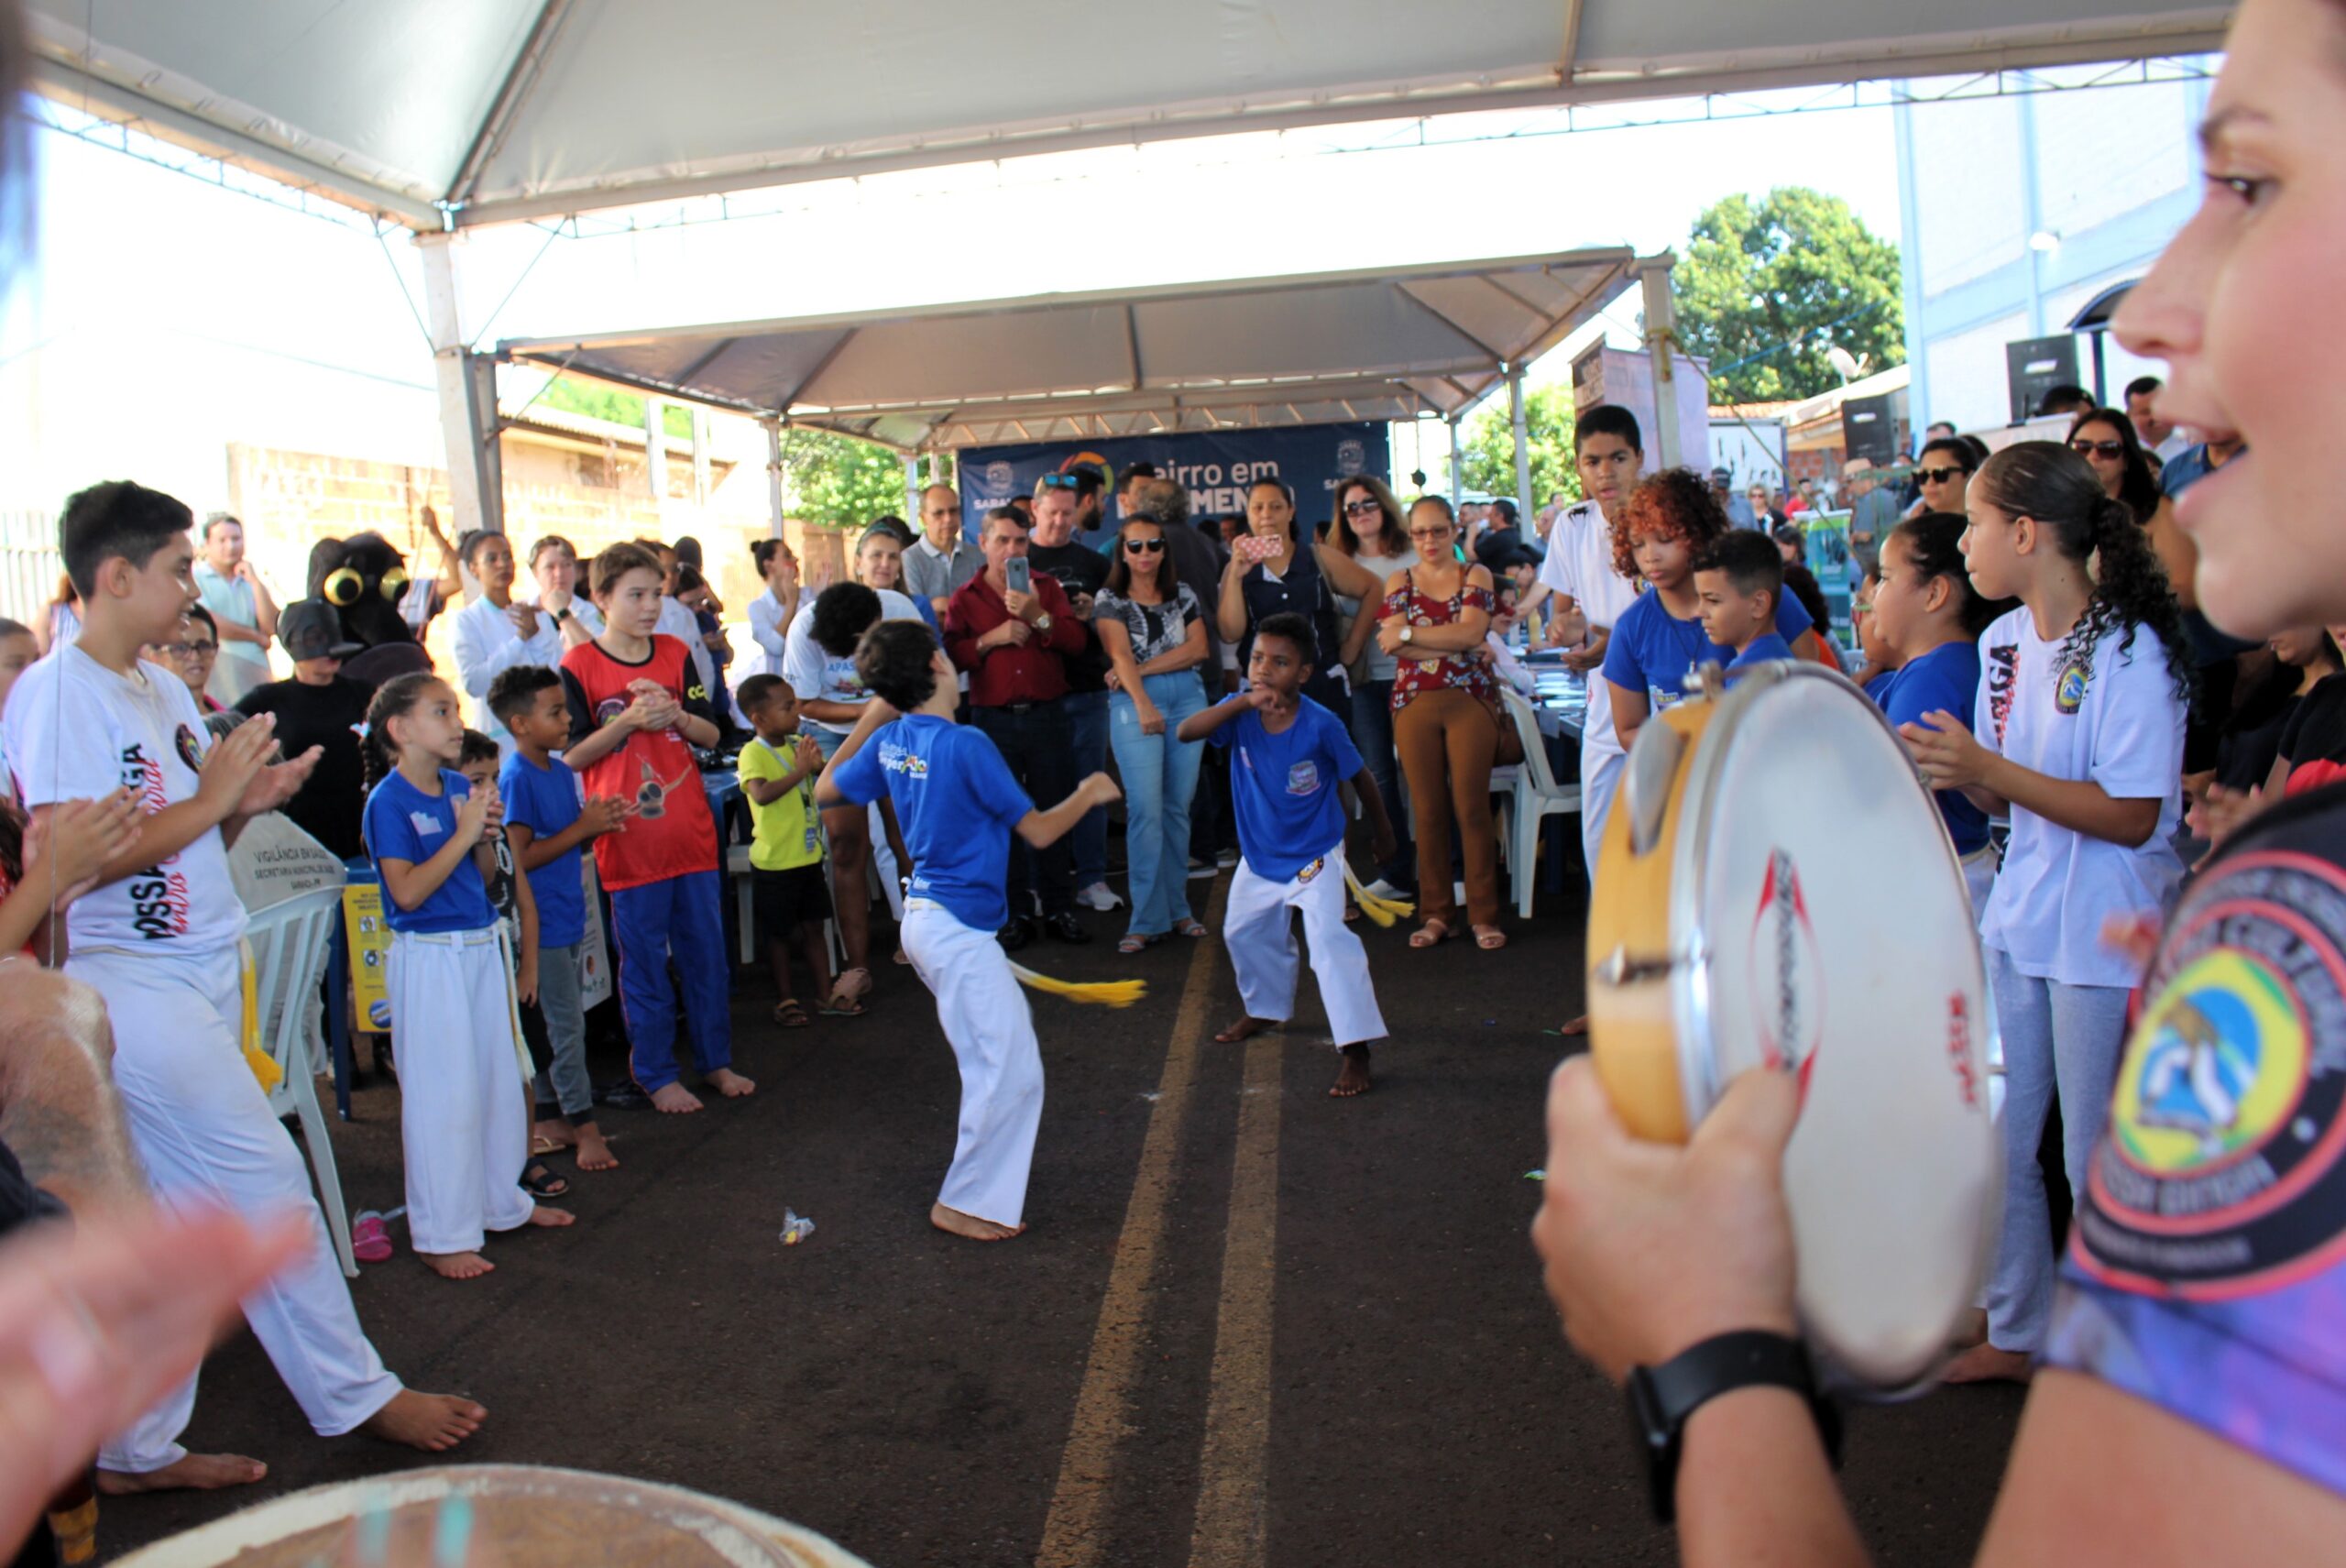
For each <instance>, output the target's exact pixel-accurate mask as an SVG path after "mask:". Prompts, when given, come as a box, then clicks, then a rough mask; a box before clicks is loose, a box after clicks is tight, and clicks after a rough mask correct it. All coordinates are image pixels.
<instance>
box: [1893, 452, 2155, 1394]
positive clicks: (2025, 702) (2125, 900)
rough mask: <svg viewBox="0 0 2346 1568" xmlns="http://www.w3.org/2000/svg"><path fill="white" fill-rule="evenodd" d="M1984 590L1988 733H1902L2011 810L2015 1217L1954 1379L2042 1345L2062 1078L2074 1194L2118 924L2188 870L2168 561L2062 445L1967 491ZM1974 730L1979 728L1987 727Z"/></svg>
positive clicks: (2097, 1081)
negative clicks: (1996, 608) (2047, 1143)
mask: <svg viewBox="0 0 2346 1568" xmlns="http://www.w3.org/2000/svg"><path fill="white" fill-rule="evenodd" d="M1965 508H1966V510H1967V511H1968V514H1969V518H1970V523H1969V526H1968V528H1967V529H1966V530H1965V531H1964V533H1963V546H1962V547H1963V555H1964V560H1965V562H1966V563H1967V565H1968V567H1969V569H1970V576H1971V586H1972V587H1973V589H1974V590H1976V591H1977V592H1978V593H1979V594H1980V595H1981V596H1982V597H1984V598H2007V597H2010V598H2018V599H2019V600H2020V608H2019V609H2014V610H2012V612H2010V613H2009V614H2006V615H2003V616H2000V617H1999V618H1997V620H1995V621H1994V623H1993V624H1991V625H1990V626H1989V628H1988V629H1987V630H1986V632H1985V633H1984V634H1983V635H1982V636H1981V638H1980V640H1979V641H1980V663H1981V665H1982V674H1981V678H1980V681H1979V694H1978V697H1977V700H1976V702H1975V704H1974V714H1973V720H1974V725H1973V728H1972V729H1966V728H1965V725H1964V720H1963V718H1961V717H1959V716H1957V714H1955V713H1953V712H1949V711H1944V710H1941V711H1935V712H1932V713H1930V714H1929V715H1927V716H1926V717H1925V718H1924V720H1923V721H1920V722H1914V723H1909V724H1907V725H1906V726H1904V728H1903V729H1902V730H1901V731H1900V733H1902V735H1903V736H1904V737H1905V738H1906V741H1907V744H1908V745H1909V746H1911V747H1912V748H1913V751H1914V759H1915V762H1917V763H1918V764H1919V765H1920V766H1921V768H1922V770H1923V773H1924V777H1926V778H1927V779H1929V781H1930V782H1931V784H1932V785H1933V786H1934V787H1935V788H1937V789H1941V790H1949V789H1959V790H1961V791H1963V792H1964V793H1965V794H1966V795H1969V796H1970V798H1971V801H1972V803H1973V804H1974V805H1975V806H1979V808H1980V809H1981V810H1983V811H1986V812H1989V813H1990V814H1993V813H1995V812H1997V811H2001V810H2007V809H2008V810H2010V812H2011V813H2012V841H2011V843H2010V845H2009V847H2008V848H2007V849H2006V850H2005V854H2004V864H2003V868H2002V871H2001V873H2000V874H1999V875H1998V876H1997V878H1996V883H1995V888H1994V891H1993V892H1992V893H1991V894H1990V895H1989V898H1988V905H1987V908H1986V910H1985V911H1984V912H1983V913H1982V914H1981V916H1980V921H1979V940H1980V944H1981V946H1982V947H1983V948H1986V949H1987V959H1988V982H1989V984H1990V986H1991V987H1992V988H1993V991H1994V995H1995V1002H1996V1016H1997V1022H1998V1024H1999V1025H2001V1030H2002V1034H2003V1047H2004V1073H2005V1079H2004V1083H2005V1094H2004V1110H2003V1116H2002V1118H2001V1122H2000V1124H1999V1128H2000V1131H2001V1135H2002V1140H2003V1150H2004V1224H2003V1237H2002V1241H2001V1245H2000V1247H1999V1251H1998V1255H1997V1260H1996V1273H1995V1277H1994V1278H1993V1280H1992V1281H1991V1282H1990V1285H1989V1289H1988V1339H1987V1342H1986V1343H1983V1344H1981V1345H1979V1346H1978V1347H1976V1348H1975V1349H1973V1350H1972V1351H1970V1352H1968V1353H1967V1354H1965V1355H1964V1356H1963V1357H1962V1358H1960V1359H1959V1360H1957V1363H1956V1364H1955V1365H1954V1366H1953V1367H1951V1368H1950V1369H1949V1371H1948V1374H1947V1376H1948V1377H1949V1379H1950V1380H1952V1381H1969V1380H1971V1379H1974V1378H1980V1377H1999V1376H2001V1377H2023V1376H2027V1374H2028V1370H2029V1365H2030V1361H2031V1358H2032V1357H2034V1355H2035V1354H2037V1353H2038V1352H2039V1351H2040V1350H2042V1349H2043V1348H2044V1344H2045V1331H2046V1326H2047V1322H2048V1320H2049V1317H2050V1314H2051V1311H2052V1305H2053V1272H2054V1252H2053V1237H2052V1234H2051V1219H2050V1215H2049V1214H2048V1212H2047V1210H2046V1205H2045V1177H2044V1173H2043V1171H2042V1170H2041V1169H2039V1168H2038V1166H2037V1161H2036V1148H2037V1142H2038V1139H2039V1137H2040V1136H2041V1135H2042V1134H2043V1131H2044V1125H2045V1115H2046V1113H2047V1110H2048V1107H2049V1106H2050V1103H2051V1102H2052V1098H2053V1091H2054V1086H2055V1083H2056V1082H2057V1083H2058V1085H2059V1087H2060V1097H2061V1132H2062V1142H2063V1150H2064V1158H2065V1162H2066V1167H2067V1174H2068V1180H2069V1189H2070V1191H2071V1193H2072V1194H2073V1196H2075V1197H2076V1198H2077V1200H2078V1201H2080V1202H2082V1201H2083V1197H2084V1190H2085V1175H2086V1157H2087V1156H2088V1154H2089V1153H2090V1152H2091V1151H2092V1148H2093V1146H2094V1140H2095V1139H2096V1138H2098V1137H2099V1136H2100V1134H2101V1129H2102V1127H2103V1126H2104V1124H2106V1123H2107V1122H2108V1120H2109V1114H2110V1085H2111V1083H2112V1080H2114V1079H2115V1077H2116V1075H2117V1071H2118V1058H2119V1051H2120V1047H2121V1046H2122V1045H2123V1044H2124V1040H2125V1031H2126V1003H2127V998H2128V995H2129V993H2130V992H2131V990H2132V987H2133V985H2134V983H2135V982H2136V981H2138V980H2140V979H2141V966H2140V964H2139V963H2138V962H2136V961H2134V960H2132V959H2129V958H2128V957H2127V956H2126V955H2125V954H2124V953H2122V952H2121V951H2119V950H2117V949H2116V948H2111V947H2110V946H2108V945H2107V944H2105V942H2104V941H2103V939H2102V927H2103V926H2104V925H2105V924H2106V923H2107V922H2110V921H2111V920H2113V919H2132V918H2136V917H2139V916H2140V915H2141V913H2142V912H2143V911H2144V910H2154V909H2159V908H2162V907H2164V906H2165V902H2166V899H2167V896H2168V894H2170V893H2171V892H2172V891H2173V890H2174V888H2175V884H2176V882H2177V881H2178V880H2179V879H2180V877H2181V876H2182V874H2183V867H2182V863H2181V862H2180V861H2178V860H2177V859H2176V853H2175V850H2174V848H2173V846H2172V845H2171V843H2170V841H2169V840H2170V839H2172V838H2173V836H2174V832H2175V826H2176V816H2177V814H2178V812H2179V810H2180V806H2181V783H2182V771H2183V728H2184V712H2185V705H2186V702H2187V698H2188V696H2189V694H2190V686H2191V654H2190V651H2189V649H2188V647H2187V645H2186V643H2185V641H2184V637H2183V626H2182V617H2181V613H2180V611H2179V610H2178V609H2176V602H2175V595H2174V594H2173V593H2172V592H2171V591H2170V590H2169V589H2168V587H2167V582H2166V573H2165V570H2164V569H2163V568H2162V567H2161V566H2160V565H2159V564H2158V560H2157V558H2156V557H2155V556H2154V555H2153V554H2151V548H2150V544H2149V543H2148V542H2147V540H2146V539H2145V538H2144V536H2143V531H2142V528H2141V527H2140V525H2139V524H2137V523H2136V522H2135V521H2134V514H2133V513H2132V511H2131V510H2128V509H2127V507H2126V505H2125V503H2124V502H2122V501H2120V500H2117V499H2113V498H2112V497H2111V496H2110V495H2109V493H2108V492H2107V491H2106V490H2105V489H2104V488H2103V487H2102V483H2101V480H2100V479H2099V477H2097V476H2096V475H2095V473H2094V470H2093V468H2092V466H2090V465H2088V463H2087V462H2086V460H2085V459H2084V458H2083V457H2081V456H2079V455H2077V454H2076V453H2074V452H2071V451H2070V450H2068V449H2067V448H2066V447H2065V446H2059V445H2055V444H2053V443H2051V442H2038V441H2032V442H2023V443H2022V444H2019V445H2016V446H2010V447H2007V448H2005V449H2004V450H2003V451H2001V452H1999V453H1997V454H1996V455H1994V456H1993V457H1990V459H1989V460H1988V462H1987V463H1986V464H1985V465H1984V466H1982V467H1981V468H1980V470H1979V475H1978V477H1975V478H1974V479H1973V480H1972V482H1971V485H1970V488H1969V493H1968V496H1967V498H1966V501H1965ZM1975 731H1976V733H1975Z"/></svg>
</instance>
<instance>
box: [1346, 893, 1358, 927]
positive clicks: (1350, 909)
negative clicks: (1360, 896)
mask: <svg viewBox="0 0 2346 1568" xmlns="http://www.w3.org/2000/svg"><path fill="white" fill-rule="evenodd" d="M1359 923H1360V905H1357V904H1354V903H1353V902H1351V901H1350V900H1349V899H1347V900H1346V901H1345V903H1344V924H1345V925H1347V926H1355V925H1358V924H1359Z"/></svg>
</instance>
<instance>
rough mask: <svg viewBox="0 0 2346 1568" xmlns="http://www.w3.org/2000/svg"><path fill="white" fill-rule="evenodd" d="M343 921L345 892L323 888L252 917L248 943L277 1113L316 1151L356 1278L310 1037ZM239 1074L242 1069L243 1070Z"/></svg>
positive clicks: (329, 1226)
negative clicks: (329, 952) (292, 1119)
mask: <svg viewBox="0 0 2346 1568" xmlns="http://www.w3.org/2000/svg"><path fill="white" fill-rule="evenodd" d="M341 916H342V889H340V888H338V887H322V888H319V889H317V890H315V891H314V892H311V893H305V894H301V895H300V896H299V897H297V898H289V899H287V900H286V901H285V902H284V903H282V904H276V905H270V906H269V907H268V908H266V909H263V910H261V911H259V912H258V914H255V915H254V916H251V917H250V918H249V919H248V920H247V923H246V927H245V940H246V941H247V943H249V944H250V945H251V947H252V955H253V976H254V985H253V1005H254V1007H255V1009H256V1010H257V1011H258V1014H260V1029H259V1035H260V1047H261V1049H262V1050H263V1051H264V1052H266V1053H267V1054H268V1056H269V1059H270V1060H271V1061H273V1062H275V1063H276V1064H277V1066H278V1069H279V1070H280V1072H282V1073H283V1074H284V1077H283V1078H282V1079H280V1080H279V1082H278V1085H277V1087H276V1088H275V1089H273V1090H271V1091H269V1111H270V1113H272V1114H275V1115H278V1116H285V1115H288V1114H291V1115H297V1116H299V1117H300V1118H301V1141H302V1142H304V1143H306V1144H308V1145H309V1146H310V1168H311V1169H312V1170H313V1171H314V1172H316V1174H317V1179H318V1202H319V1205H320V1206H321V1207H322V1208H323V1209H324V1210H325V1215H326V1230H327V1232H328V1233H329V1234H331V1235H332V1236H333V1237H334V1255H336V1256H337V1257H339V1258H340V1259H341V1260H342V1271H343V1273H344V1274H345V1275H347V1276H349V1277H351V1278H353V1279H356V1278H357V1277H358V1260H357V1259H356V1258H355V1257H353V1256H351V1255H350V1216H349V1214H348V1213H347V1212H345V1210H344V1208H343V1202H342V1177H341V1175H340V1173H339V1172H337V1171H336V1170H335V1168H334V1142H333V1140H332V1139H331V1138H330V1137H328V1136H327V1134H326V1116H325V1112H324V1111H323V1109H322V1108H320V1106H319V1104H318V1073H319V1070H320V1068H319V1063H318V1056H317V1047H316V1045H315V1043H314V1042H313V1041H312V1039H311V1037H310V998H311V996H312V994H314V993H315V992H316V991H317V989H318V985H319V982H320V981H321V980H322V978H323V976H324V974H325V968H326V946H327V943H328V942H329V941H331V940H332V939H333V937H334V922H335V921H336V920H338V919H340V918H341ZM239 1070H241V1067H240V1068H239Z"/></svg>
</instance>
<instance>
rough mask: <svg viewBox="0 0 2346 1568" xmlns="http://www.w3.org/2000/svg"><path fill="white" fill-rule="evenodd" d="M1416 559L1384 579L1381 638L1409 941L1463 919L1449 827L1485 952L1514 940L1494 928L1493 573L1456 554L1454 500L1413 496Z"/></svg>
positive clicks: (1470, 916)
mask: <svg viewBox="0 0 2346 1568" xmlns="http://www.w3.org/2000/svg"><path fill="white" fill-rule="evenodd" d="M1409 543H1410V545H1411V547H1412V548H1414V549H1415V550H1416V551H1417V553H1418V561H1417V565H1414V566H1409V567H1406V568H1404V569H1403V570H1401V571H1398V572H1396V573H1394V574H1393V576H1390V577H1388V578H1387V579H1386V584H1385V598H1384V601H1383V603H1382V604H1381V606H1380V607H1379V609H1380V610H1381V613H1382V615H1383V617H1384V619H1383V620H1379V621H1378V622H1377V625H1376V645H1377V646H1378V647H1379V648H1381V649H1383V650H1384V651H1385V652H1387V653H1391V654H1393V655H1395V657H1396V659H1397V661H1398V673H1397V674H1396V675H1395V676H1394V680H1393V734H1394V739H1395V740H1397V741H1398V742H1399V744H1400V748H1401V771H1402V773H1403V774H1404V775H1405V776H1407V777H1408V779H1409V810H1410V813H1411V815H1412V816H1413V817H1415V818H1416V821H1415V827H1416V828H1417V839H1418V914H1419V916H1420V917H1421V924H1420V926H1419V927H1418V928H1417V929H1416V930H1415V931H1413V932H1411V933H1410V934H1409V946H1411V947H1413V948H1431V947H1433V946H1436V945H1437V944H1439V943H1442V942H1444V941H1447V940H1449V938H1451V936H1452V935H1453V933H1454V932H1455V930H1456V928H1457V925H1458V905H1457V901H1456V895H1455V894H1453V892H1452V891H1451V877H1450V830H1451V826H1452V824H1453V821H1454V822H1455V823H1456V825H1457V828H1458V841H1459V845H1460V848H1461V850H1462V851H1463V852H1464V856H1465V859H1466V919H1467V921H1468V923H1469V924H1470V925H1471V926H1472V927H1474V945H1475V946H1476V947H1478V948H1482V949H1483V950H1484V951H1485V952H1490V951H1493V950H1495V949H1496V948H1504V947H1506V946H1507V933H1506V932H1505V931H1503V930H1501V929H1500V928H1499V846H1498V836H1497V834H1496V831H1495V830H1494V829H1493V828H1492V826H1491V768H1492V765H1493V763H1494V762H1496V760H1497V755H1498V747H1499V722H1500V720H1499V707H1498V703H1499V698H1498V694H1497V690H1496V687H1495V686H1494V685H1492V676H1491V664H1490V660H1489V658H1488V657H1487V656H1486V655H1485V652H1484V651H1483V638H1484V636H1485V633H1487V632H1488V631H1489V630H1490V629H1491V607H1492V602H1493V599H1492V588H1491V574H1490V572H1489V571H1488V570H1487V569H1485V568H1484V567H1482V566H1470V565H1467V564H1466V563H1465V562H1464V561H1462V560H1460V559H1459V558H1458V549H1457V545H1458V524H1457V522H1456V521H1454V520H1453V518H1452V516H1451V512H1450V503H1449V502H1448V501H1446V500H1444V499H1442V498H1441V497H1440V496H1420V497H1419V498H1418V499H1416V500H1415V501H1412V502H1411V503H1410V504H1409Z"/></svg>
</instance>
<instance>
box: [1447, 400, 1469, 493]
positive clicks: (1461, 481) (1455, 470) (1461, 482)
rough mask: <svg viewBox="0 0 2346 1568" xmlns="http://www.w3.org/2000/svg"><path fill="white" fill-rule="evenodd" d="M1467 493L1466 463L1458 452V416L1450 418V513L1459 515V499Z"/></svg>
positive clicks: (1454, 415)
mask: <svg viewBox="0 0 2346 1568" xmlns="http://www.w3.org/2000/svg"><path fill="white" fill-rule="evenodd" d="M1465 493H1466V462H1465V459H1464V456H1463V455H1461V454H1460V452H1459V450H1458V416H1457V415H1456V414H1452V415H1451V416H1450V511H1451V515H1452V516H1453V517H1455V516H1456V515H1457V514H1458V501H1459V498H1460V497H1462V496H1464V494H1465Z"/></svg>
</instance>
